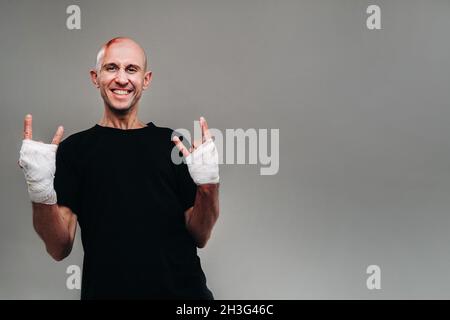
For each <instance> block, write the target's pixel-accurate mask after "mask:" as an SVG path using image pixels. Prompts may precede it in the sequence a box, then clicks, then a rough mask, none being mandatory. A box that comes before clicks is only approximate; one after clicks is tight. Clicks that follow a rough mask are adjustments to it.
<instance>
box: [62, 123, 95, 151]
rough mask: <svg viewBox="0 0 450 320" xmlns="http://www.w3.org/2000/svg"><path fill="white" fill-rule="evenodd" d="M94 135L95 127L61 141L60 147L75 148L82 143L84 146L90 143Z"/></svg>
mask: <svg viewBox="0 0 450 320" xmlns="http://www.w3.org/2000/svg"><path fill="white" fill-rule="evenodd" d="M93 134H94V127H91V128H89V129H85V130H82V131H78V132H75V133H73V134H71V135H69V136H68V137H67V138H65V139H64V140H63V141H61V143H60V144H59V146H60V147H61V146H64V147H67V148H70V147H75V146H76V145H79V144H80V143H81V144H83V143H85V142H88V141H89V140H90V139H91V138H92V136H93Z"/></svg>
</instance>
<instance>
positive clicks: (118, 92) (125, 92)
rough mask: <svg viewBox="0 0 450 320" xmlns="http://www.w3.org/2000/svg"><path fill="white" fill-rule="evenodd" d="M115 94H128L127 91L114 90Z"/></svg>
mask: <svg viewBox="0 0 450 320" xmlns="http://www.w3.org/2000/svg"><path fill="white" fill-rule="evenodd" d="M113 92H114V93H116V94H128V91H127V90H113Z"/></svg>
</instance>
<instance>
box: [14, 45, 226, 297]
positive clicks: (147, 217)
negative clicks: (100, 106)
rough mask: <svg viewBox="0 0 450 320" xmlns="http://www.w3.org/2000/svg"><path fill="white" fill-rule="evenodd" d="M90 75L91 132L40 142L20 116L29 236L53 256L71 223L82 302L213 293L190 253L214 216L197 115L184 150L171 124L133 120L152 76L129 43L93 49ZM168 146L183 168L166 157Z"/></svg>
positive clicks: (215, 182)
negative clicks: (95, 113)
mask: <svg viewBox="0 0 450 320" xmlns="http://www.w3.org/2000/svg"><path fill="white" fill-rule="evenodd" d="M90 74H91V80H92V82H93V84H94V85H95V86H96V87H97V88H98V89H99V91H100V94H101V96H102V98H103V102H104V114H103V117H102V119H101V120H100V122H99V123H97V124H95V125H94V126H93V127H92V128H90V129H88V130H85V131H81V132H78V133H76V134H73V135H71V136H70V137H68V138H67V139H65V140H64V141H62V142H61V143H60V141H61V139H62V136H63V128H62V127H59V128H58V129H57V131H56V134H55V136H54V138H53V140H52V143H51V144H44V143H42V142H36V141H33V140H32V117H31V115H27V116H26V117H25V122H24V140H23V144H22V148H21V151H20V158H19V165H20V167H21V168H22V169H23V171H24V174H25V178H26V181H27V185H28V191H29V195H30V198H31V200H32V208H33V225H34V228H35V230H36V232H37V233H38V234H39V236H40V237H41V238H42V240H43V241H44V243H45V246H46V249H47V252H48V253H49V254H50V255H51V256H52V257H53V258H54V259H55V260H57V261H59V260H62V259H64V258H65V257H66V256H68V255H69V254H70V252H71V249H72V244H73V240H74V237H75V231H76V226H77V222H78V223H79V224H80V228H81V232H82V233H81V238H82V243H83V248H84V262H83V280H82V291H81V298H82V299H126V298H138V299H142V298H144V299H145V298H150V299H174V298H175V299H213V295H212V293H211V291H210V290H209V289H208V287H207V285H206V277H205V275H204V273H203V271H202V268H201V264H200V259H199V257H198V256H197V247H199V248H203V247H204V246H205V245H206V243H207V241H208V239H209V238H210V235H211V231H212V229H213V226H214V224H215V222H216V221H217V219H218V216H219V170H218V155H217V150H216V148H215V145H214V142H213V140H212V137H211V135H210V133H209V130H208V125H207V123H206V121H205V119H204V118H200V126H201V130H202V141H201V142H200V141H198V142H194V143H193V144H192V146H191V147H190V149H189V150H188V149H187V148H186V147H185V146H184V145H183V144H182V142H181V141H180V139H178V137H177V136H174V131H173V130H171V129H168V128H162V127H157V126H156V125H154V124H153V123H152V122H149V123H147V124H145V123H143V122H142V121H140V120H139V119H138V115H137V114H138V108H139V101H140V98H141V96H142V92H143V90H145V89H147V88H148V87H149V86H150V80H151V76H152V73H151V72H150V71H147V57H146V54H145V52H144V50H143V49H142V48H141V46H140V45H139V44H137V43H136V42H135V41H133V40H132V39H129V38H122V37H121V38H114V39H112V40H110V41H109V42H107V43H106V44H105V45H103V46H102V48H101V50H100V51H99V53H98V55H97V64H96V67H95V69H93V70H91V71H90ZM174 146H176V147H177V148H178V150H179V151H180V152H181V153H182V154H183V155H184V157H185V162H186V164H187V165H186V164H185V163H181V164H175V163H174V161H172V158H171V154H172V149H173V148H174ZM199 160H200V161H199ZM202 160H203V161H202Z"/></svg>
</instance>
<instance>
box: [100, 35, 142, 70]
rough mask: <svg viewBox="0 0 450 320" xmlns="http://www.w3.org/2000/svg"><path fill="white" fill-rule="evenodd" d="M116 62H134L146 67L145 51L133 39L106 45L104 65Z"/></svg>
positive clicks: (125, 63) (122, 63) (123, 63)
mask: <svg viewBox="0 0 450 320" xmlns="http://www.w3.org/2000/svg"><path fill="white" fill-rule="evenodd" d="M108 63H115V64H118V65H125V66H126V65H129V64H134V65H137V66H140V67H141V68H142V69H145V52H144V50H143V49H142V48H141V47H140V46H139V45H137V44H136V43H135V42H133V41H129V40H119V41H114V42H112V43H109V42H108V43H107V44H106V45H105V50H104V53H103V62H102V65H105V64H108Z"/></svg>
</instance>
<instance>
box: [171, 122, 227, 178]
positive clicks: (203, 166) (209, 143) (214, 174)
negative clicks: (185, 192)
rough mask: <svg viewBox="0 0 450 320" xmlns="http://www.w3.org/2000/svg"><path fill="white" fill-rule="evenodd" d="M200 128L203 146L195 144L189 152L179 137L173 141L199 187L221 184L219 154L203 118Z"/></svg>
mask: <svg viewBox="0 0 450 320" xmlns="http://www.w3.org/2000/svg"><path fill="white" fill-rule="evenodd" d="M200 127H201V130H202V143H201V144H199V143H197V142H194V143H192V147H191V148H190V149H189V150H187V149H186V147H185V146H184V145H183V143H182V142H181V141H180V139H179V138H178V137H177V136H174V137H173V139H172V141H173V142H174V143H175V145H176V146H177V148H178V150H180V151H181V152H182V153H183V156H184V157H185V160H186V164H187V166H188V169H189V173H190V175H191V177H192V180H194V182H195V183H196V184H197V185H202V184H209V183H212V184H216V183H219V154H218V153H217V148H216V145H215V144H214V141H213V139H212V137H211V134H210V132H209V129H208V124H207V123H206V120H205V119H204V118H203V117H200ZM197 145H198V146H197Z"/></svg>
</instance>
